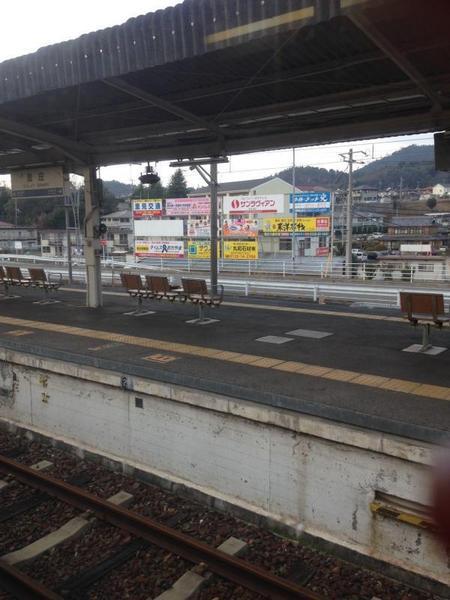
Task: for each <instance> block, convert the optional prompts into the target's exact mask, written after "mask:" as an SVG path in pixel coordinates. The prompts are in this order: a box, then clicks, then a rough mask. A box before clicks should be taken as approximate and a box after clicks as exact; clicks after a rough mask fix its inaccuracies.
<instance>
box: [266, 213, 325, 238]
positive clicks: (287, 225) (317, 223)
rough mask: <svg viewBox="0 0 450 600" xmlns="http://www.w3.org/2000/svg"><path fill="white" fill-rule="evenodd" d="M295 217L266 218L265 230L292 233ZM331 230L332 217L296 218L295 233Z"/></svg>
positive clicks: (279, 233) (273, 233)
mask: <svg viewBox="0 0 450 600" xmlns="http://www.w3.org/2000/svg"><path fill="white" fill-rule="evenodd" d="M292 221H293V219H291V218H289V217H283V218H273V219H264V222H263V232H264V233H265V234H266V235H271V234H272V235H276V234H278V235H283V234H284V235H286V234H290V233H292V228H293V227H292V225H293V223H292ZM328 231H330V217H300V218H296V219H295V233H326V232H328Z"/></svg>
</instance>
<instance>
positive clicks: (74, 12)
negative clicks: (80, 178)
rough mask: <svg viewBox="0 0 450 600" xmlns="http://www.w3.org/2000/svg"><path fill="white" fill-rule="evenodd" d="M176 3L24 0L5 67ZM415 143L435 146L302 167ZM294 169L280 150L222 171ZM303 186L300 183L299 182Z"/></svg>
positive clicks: (340, 148)
mask: <svg viewBox="0 0 450 600" xmlns="http://www.w3.org/2000/svg"><path fill="white" fill-rule="evenodd" d="M175 4H178V2H177V1H176V0H126V2H115V1H114V0H77V1H76V2H70V3H69V2H64V1H59V2H56V1H55V0H39V1H37V0H21V1H17V2H8V6H7V8H5V7H4V8H3V10H2V17H1V20H2V32H1V36H0V61H3V60H7V59H8V58H14V57H16V56H20V55H23V54H27V53H29V52H34V51H35V50H37V49H38V48H41V47H42V46H47V45H49V44H54V43H57V42H61V41H64V40H68V39H73V38H76V37H78V36H80V35H82V34H83V33H88V32H90V31H95V30H97V29H103V28H105V27H110V26H112V25H118V24H120V23H123V22H125V21H126V20H127V19H129V18H131V17H136V16H138V15H141V14H145V13H148V12H153V11H155V10H158V9H161V8H166V7H167V6H174V5H175ZM411 143H418V144H431V143H433V139H432V136H431V135H417V136H409V137H404V138H385V139H383V140H373V141H370V142H356V143H354V144H350V143H349V144H345V145H342V144H339V145H334V146H320V147H315V148H303V149H302V148H298V149H297V150H296V162H297V164H299V165H311V166H318V167H324V168H329V169H330V168H334V169H339V168H342V166H343V164H342V162H341V159H340V157H339V153H342V152H345V151H347V150H348V148H349V147H350V146H351V145H352V146H354V147H355V148H356V149H358V150H364V151H365V152H366V153H367V154H368V160H373V159H375V158H380V157H382V156H386V155H387V154H391V153H392V152H394V151H395V150H398V149H399V148H401V147H403V146H406V145H409V144H411ZM290 165H292V150H279V151H274V152H264V153H258V154H250V155H248V154H247V155H241V156H235V157H232V158H231V161H230V164H229V165H222V166H220V167H219V173H220V180H221V181H233V180H242V179H253V178H255V179H256V178H260V177H266V176H269V175H272V174H273V173H276V172H277V171H280V170H282V169H284V168H286V167H289V166H290ZM141 170H142V169H141V168H140V167H139V166H137V165H132V166H130V165H122V166H118V167H108V168H104V169H102V172H101V176H102V178H103V179H106V180H109V179H119V180H120V181H124V182H126V183H129V182H133V183H136V181H137V177H138V176H139V174H140V172H141ZM157 170H158V172H159V174H160V175H161V177H162V179H163V183H166V182H167V181H168V179H169V177H170V175H171V173H172V169H171V168H170V167H169V166H168V164H167V163H160V164H158V165H157ZM186 177H187V179H188V183H189V184H190V185H193V186H197V185H202V184H203V180H201V179H200V178H199V177H198V176H197V175H196V174H195V173H193V172H191V171H186ZM298 183H300V182H298Z"/></svg>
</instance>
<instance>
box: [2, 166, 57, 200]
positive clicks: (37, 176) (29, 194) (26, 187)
mask: <svg viewBox="0 0 450 600" xmlns="http://www.w3.org/2000/svg"><path fill="white" fill-rule="evenodd" d="M11 191H12V197H13V198H35V199H37V198H62V197H63V196H64V173H63V168H62V167H43V168H41V169H24V170H22V171H12V173H11Z"/></svg>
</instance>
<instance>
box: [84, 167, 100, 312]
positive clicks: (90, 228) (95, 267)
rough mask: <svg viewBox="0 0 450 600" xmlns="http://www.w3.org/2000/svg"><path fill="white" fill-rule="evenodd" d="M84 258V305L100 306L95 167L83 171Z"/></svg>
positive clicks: (98, 211)
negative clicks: (85, 288)
mask: <svg viewBox="0 0 450 600" xmlns="http://www.w3.org/2000/svg"><path fill="white" fill-rule="evenodd" d="M84 203H85V212H86V216H85V220H84V235H85V240H84V258H85V260H86V284H87V291H86V305H87V306H88V307H89V308H97V307H99V306H102V274H101V264H100V240H99V239H98V236H97V234H96V230H97V228H98V226H99V225H100V206H99V198H98V190H97V186H96V174H95V167H88V168H86V169H85V170H84Z"/></svg>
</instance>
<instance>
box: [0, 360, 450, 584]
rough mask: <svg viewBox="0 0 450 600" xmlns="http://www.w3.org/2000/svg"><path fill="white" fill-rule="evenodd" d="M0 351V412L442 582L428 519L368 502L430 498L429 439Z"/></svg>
mask: <svg viewBox="0 0 450 600" xmlns="http://www.w3.org/2000/svg"><path fill="white" fill-rule="evenodd" d="M0 360H3V362H0V418H1V419H2V420H3V421H4V422H8V423H13V424H16V425H18V426H21V427H25V428H28V429H31V430H34V431H37V432H40V433H43V434H45V435H47V436H51V437H53V438H57V439H60V440H64V441H65V442H68V443H69V444H72V445H75V446H79V447H81V448H85V449H88V450H90V451H93V452H95V453H98V454H101V455H104V456H107V457H110V458H113V459H114V460H118V461H120V462H123V463H125V464H127V465H131V466H134V467H137V468H139V469H141V470H144V471H148V472H150V473H152V474H154V475H156V476H158V477H161V478H164V479H165V480H170V481H173V482H177V483H183V484H185V485H186V486H188V487H190V488H194V489H195V490H198V491H200V492H203V493H205V494H207V495H209V496H213V497H215V498H219V499H221V500H223V501H225V502H227V503H230V504H232V505H234V506H238V507H241V508H243V509H246V510H251V511H252V512H256V513H258V514H259V515H262V516H263V517H267V518H268V519H270V520H271V521H273V520H274V521H277V522H279V523H281V524H283V525H288V526H289V527H290V528H292V530H293V531H295V530H296V531H298V532H300V531H302V530H304V531H306V532H307V533H310V534H312V535H314V536H318V537H320V538H323V539H325V540H328V541H331V542H335V543H337V544H340V545H343V546H346V547H347V548H350V549H352V550H356V551H358V552H360V553H362V554H366V555H369V556H371V557H374V558H377V559H380V560H383V561H386V562H389V563H391V564H394V565H397V566H399V567H403V568H406V569H408V570H411V571H413V572H415V573H417V574H420V575H424V576H427V577H431V578H434V579H435V580H438V581H440V582H442V583H449V582H450V577H449V574H450V572H449V569H448V564H447V557H446V555H445V552H444V551H443V549H442V548H441V547H440V546H439V545H438V543H437V542H436V541H435V540H434V538H433V537H432V535H431V534H430V533H429V532H428V531H427V530H425V529H421V528H418V527H415V526H413V525H410V524H405V523H403V522H401V521H399V520H394V519H391V518H385V517H380V516H375V515H374V514H373V512H372V511H371V510H370V505H371V502H372V501H373V500H374V498H375V494H376V493H377V494H380V493H381V494H389V495H390V496H394V497H396V498H397V499H400V500H401V501H407V502H409V503H412V506H415V505H416V504H421V505H426V504H427V503H428V500H429V499H428V489H429V486H428V477H429V465H430V464H431V461H432V451H433V449H432V448H431V447H429V446H426V445H424V444H421V443H415V442H413V441H410V440H406V439H401V438H395V437H393V436H387V435H384V434H380V433H377V432H371V431H368V430H367V431H366V430H362V429H356V428H351V427H348V426H345V425H340V424H336V423H332V422H327V421H325V420H321V419H318V418H314V417H308V416H304V415H301V414H296V413H291V412H289V411H285V410H280V409H275V408H268V407H266V406H262V405H257V404H254V403H249V402H244V401H237V400H235V399H231V398H226V397H222V396H217V395H211V394H206V393H204V392H197V391H195V390H189V389H185V388H181V387H176V386H171V385H167V384H161V383H157V382H152V381H149V380H145V379H134V380H132V379H130V378H129V377H127V376H126V375H123V376H122V375H121V374H118V373H112V372H107V371H104V370H100V369H95V368H85V367H81V366H77V365H75V364H73V363H67V362H61V361H55V360H45V359H39V358H36V357H33V356H31V355H24V354H20V353H15V352H13V351H7V350H0ZM141 406H142V407H141Z"/></svg>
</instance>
